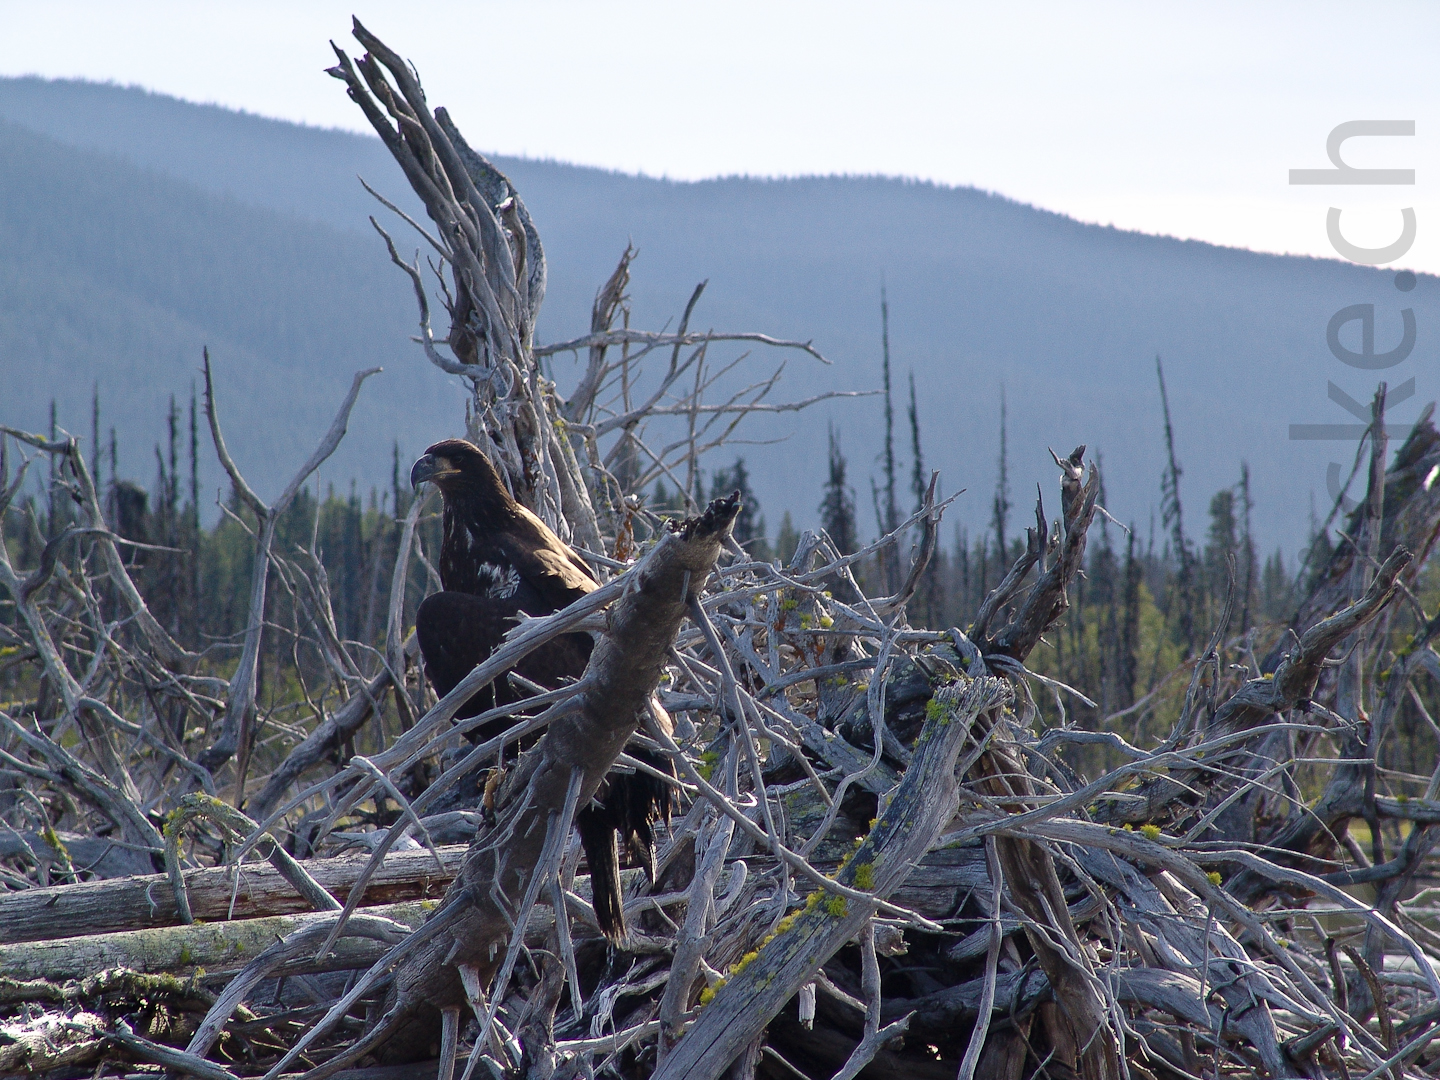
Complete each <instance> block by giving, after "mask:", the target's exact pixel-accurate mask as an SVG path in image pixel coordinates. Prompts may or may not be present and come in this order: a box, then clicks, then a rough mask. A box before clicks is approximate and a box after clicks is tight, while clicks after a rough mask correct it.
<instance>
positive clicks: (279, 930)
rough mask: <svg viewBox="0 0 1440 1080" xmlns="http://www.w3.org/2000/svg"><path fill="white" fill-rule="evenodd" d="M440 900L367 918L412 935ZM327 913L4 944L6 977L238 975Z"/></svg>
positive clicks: (359, 961)
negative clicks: (114, 971) (109, 972)
mask: <svg viewBox="0 0 1440 1080" xmlns="http://www.w3.org/2000/svg"><path fill="white" fill-rule="evenodd" d="M437 904H438V901H436V900H411V901H407V902H405V903H401V904H388V905H385V906H382V907H373V908H365V909H364V912H365V914H366V915H370V916H378V917H381V918H386V919H390V920H393V921H394V922H396V923H398V924H400V925H401V926H403V927H406V928H409V929H414V928H415V927H417V926H419V925H420V924H421V923H422V922H424V921H425V918H426V916H427V915H429V913H430V912H431V911H433V910H434V909H435V907H436V906H437ZM334 918H335V914H334V913H333V912H328V911H310V912H306V913H304V914H298V915H275V916H271V917H269V918H264V919H239V920H235V921H232V922H216V923H202V922H196V923H191V924H190V925H189V926H165V927H159V928H155V929H150V930H127V931H124V932H121V933H116V934H92V935H90V936H88V937H64V938H51V939H49V940H47V941H29V942H18V943H14V944H7V945H0V977H3V978H6V979H15V980H30V979H46V980H48V981H50V982H62V981H65V980H67V979H81V978H84V977H85V976H87V975H91V974H94V973H95V972H97V971H103V970H105V969H107V968H124V969H126V970H128V971H138V972H141V973H143V974H152V975H154V974H163V973H169V974H190V973H192V972H194V971H195V970H197V969H199V968H204V969H205V970H206V972H207V973H209V974H215V973H217V972H223V971H238V970H239V969H240V968H242V967H244V966H245V965H246V964H247V963H249V962H250V961H251V960H253V959H254V958H255V957H257V956H259V955H260V953H261V952H263V951H264V950H265V949H268V948H269V947H270V946H271V945H273V944H275V940H276V939H277V938H283V937H285V936H286V935H288V934H292V933H294V932H295V931H296V930H302V929H304V928H305V927H306V926H309V925H310V924H311V923H313V922H315V921H316V920H321V919H330V920H332V921H333V920H334ZM373 952H374V949H373V946H372V943H370V942H367V941H361V940H358V939H350V938H342V939H341V940H340V941H338V942H336V945H335V948H334V949H333V950H332V953H331V954H330V955H327V957H326V958H325V960H324V961H321V962H319V963H317V964H311V965H309V966H308V967H307V969H306V970H310V971H316V970H327V969H342V968H354V967H365V966H367V965H368V964H369V963H370V962H372V961H373V959H374V955H372V953H373Z"/></svg>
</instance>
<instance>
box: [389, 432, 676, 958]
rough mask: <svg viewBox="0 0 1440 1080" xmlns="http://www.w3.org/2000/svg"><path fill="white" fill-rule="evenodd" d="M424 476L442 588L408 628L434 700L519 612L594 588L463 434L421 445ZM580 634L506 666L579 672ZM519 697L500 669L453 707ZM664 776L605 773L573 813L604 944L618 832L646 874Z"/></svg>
mask: <svg viewBox="0 0 1440 1080" xmlns="http://www.w3.org/2000/svg"><path fill="white" fill-rule="evenodd" d="M426 480H429V481H430V482H432V483H433V484H435V486H436V487H438V488H439V489H440V494H441V496H442V497H443V498H444V503H445V511H444V519H443V534H442V540H441V546H440V583H441V585H443V586H444V590H445V591H444V592H438V593H434V594H432V595H430V596H428V597H426V598H425V600H424V602H423V603H421V605H420V610H419V612H418V613H417V614H416V617H415V633H416V636H417V637H418V638H419V641H420V653H421V656H422V657H423V658H424V661H425V675H426V677H427V678H428V679H429V680H430V684H431V686H433V687H434V689H435V692H436V693H437V694H439V695H441V696H444V695H445V694H447V693H448V692H449V691H450V690H452V689H454V688H455V686H456V684H458V683H459V682H460V680H461V679H463V678H464V677H465V676H466V675H468V674H469V673H470V672H471V670H472V669H473V668H474V667H475V665H476V664H478V663H480V662H481V661H483V660H484V659H485V658H486V657H488V656H489V655H490V654H491V653H493V652H494V651H495V650H496V649H497V648H499V647H500V645H501V644H502V643H503V642H504V637H505V633H506V631H508V630H510V629H511V628H513V627H514V626H515V624H516V621H517V620H518V617H519V615H520V613H521V612H523V613H524V614H526V615H531V616H537V617H538V616H542V615H549V614H551V613H552V612H555V611H558V610H560V609H561V608H563V607H565V606H567V605H568V604H570V603H572V602H574V601H575V600H578V599H579V598H580V597H582V596H584V595H585V594H586V593H589V592H593V591H594V590H595V589H597V588H599V584H598V583H597V582H596V581H595V578H594V576H593V575H592V574H591V572H590V568H589V567H588V566H587V565H586V563H585V561H584V560H583V559H581V558H580V556H579V555H577V554H576V553H575V552H574V551H572V550H571V549H570V547H569V546H568V545H567V544H566V543H565V542H564V541H563V540H561V539H560V538H559V537H558V536H556V535H555V533H554V532H552V531H551V530H550V528H549V527H548V526H547V525H546V524H545V523H544V522H543V521H541V520H540V519H539V518H538V517H536V516H535V515H534V514H533V513H531V512H530V511H529V510H527V509H526V508H525V507H523V506H521V505H520V504H519V503H517V502H516V501H515V500H514V499H512V498H511V497H510V493H509V492H507V491H506V490H505V485H504V484H503V483H502V482H501V480H500V475H499V474H498V473H497V472H496V471H495V467H494V466H493V465H491V464H490V461H489V459H487V458H486V457H485V455H484V454H482V453H481V452H480V450H479V449H478V448H477V447H475V446H474V445H472V444H471V443H468V442H465V441H464V440H463V439H446V440H445V441H443V442H438V443H436V444H435V445H434V446H432V447H430V448H429V449H428V450H426V451H425V455H424V456H423V457H421V458H420V459H419V460H418V461H416V462H415V464H414V466H413V467H412V468H411V470H410V483H411V485H412V486H414V487H418V486H419V485H420V484H421V483H422V482H424V481H426ZM592 644H593V643H592V642H591V639H590V637H589V635H587V634H583V633H582V634H566V635H563V636H562V637H559V638H557V639H555V640H554V641H551V642H549V643H547V644H545V645H542V646H541V647H540V648H538V649H536V650H535V651H533V652H531V653H530V655H529V656H527V657H526V658H525V659H524V660H522V661H521V662H520V663H519V664H518V665H517V666H516V668H515V670H516V671H517V672H519V673H520V674H521V675H523V676H525V677H526V678H527V679H530V680H532V681H533V682H537V683H539V684H540V685H542V686H545V687H547V688H552V689H553V688H555V687H558V686H560V685H561V684H563V683H564V682H565V681H567V680H571V679H578V678H579V677H580V676H581V675H582V674H583V673H584V671H585V665H586V664H587V663H588V662H589V659H590V651H591V648H592ZM522 696H523V695H521V694H519V693H517V692H516V691H515V690H514V689H512V688H511V687H510V685H509V683H508V681H507V680H506V679H504V678H503V677H502V678H500V679H496V680H495V681H494V682H492V683H491V684H489V685H488V686H487V687H485V688H484V689H483V690H481V691H479V692H478V693H476V694H475V696H473V697H472V698H471V699H470V700H469V701H468V702H467V703H466V704H465V705H464V706H462V707H461V709H460V710H459V712H458V713H457V714H456V715H457V717H466V716H475V715H477V714H479V713H481V712H483V711H485V710H486V709H489V708H492V707H494V706H495V705H508V704H511V703H513V702H515V701H518V700H520V698H521V697H522ZM515 722H516V721H515V719H514V718H505V719H502V720H499V721H495V722H493V723H491V724H487V725H485V727H483V728H482V729H480V730H479V731H477V732H474V733H472V735H471V738H472V739H474V740H475V741H480V740H483V739H487V738H491V737H493V736H494V735H496V734H499V733H500V732H501V731H504V730H505V729H507V728H509V727H511V726H512V725H513V724H514V723H515ZM629 752H630V753H631V754H633V755H634V756H635V757H637V758H639V759H640V760H643V761H645V762H646V764H649V765H652V766H654V767H655V768H658V769H660V770H662V771H664V772H667V773H669V774H671V775H674V765H673V764H672V763H671V762H670V761H669V760H668V759H664V758H658V757H656V756H654V755H651V754H649V753H647V752H646V751H644V750H643V749H640V748H632V749H631V750H630V751H629ZM670 810H671V792H670V787H669V785H668V784H666V783H664V782H663V781H661V780H658V779H656V778H654V777H651V776H646V775H644V774H642V773H633V774H622V775H615V776H611V777H609V778H608V779H607V780H606V782H605V783H604V784H603V785H602V786H601V788H600V791H599V792H598V793H597V794H596V797H595V800H594V801H593V802H592V803H591V804H590V805H589V806H586V807H584V808H583V809H582V810H581V811H580V812H579V813H578V814H576V816H575V825H576V828H577V829H579V832H580V843H581V846H582V847H583V848H584V850H585V859H586V861H587V862H588V863H589V866H590V881H591V886H592V889H593V894H594V902H595V916H596V919H597V921H598V922H599V923H600V928H601V930H602V931H604V933H605V935H606V936H607V937H609V938H611V939H612V940H617V939H619V938H622V937H624V935H625V918H624V911H623V908H622V900H621V894H620V851H619V845H618V843H617V836H616V834H617V832H618V833H619V836H620V837H623V838H624V840H625V844H626V847H627V848H628V849H629V851H630V854H631V856H632V857H633V858H635V859H636V860H637V861H639V862H640V863H641V865H643V866H644V868H645V871H646V873H647V874H649V876H650V879H651V881H652V882H653V881H654V879H655V848H654V832H653V827H654V824H655V822H656V821H658V820H660V819H662V818H663V819H664V820H665V821H667V822H668V821H669V820H670Z"/></svg>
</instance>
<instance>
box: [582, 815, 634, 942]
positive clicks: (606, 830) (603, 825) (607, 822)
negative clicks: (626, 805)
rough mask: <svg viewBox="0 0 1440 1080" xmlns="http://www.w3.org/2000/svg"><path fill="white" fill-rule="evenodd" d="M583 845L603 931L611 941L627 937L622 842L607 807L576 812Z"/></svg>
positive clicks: (596, 913)
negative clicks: (621, 876) (621, 878)
mask: <svg viewBox="0 0 1440 1080" xmlns="http://www.w3.org/2000/svg"><path fill="white" fill-rule="evenodd" d="M575 828H576V829H578V830H579V832H580V846H581V847H582V848H584V849H585V861H586V862H587V863H588V864H589V865H590V892H591V902H592V903H593V904H594V905H595V919H596V921H597V922H599V924H600V932H601V933H603V934H604V935H605V936H606V937H607V938H609V939H610V940H611V941H620V940H621V939H623V938H624V937H625V899H624V897H623V896H621V894H620V845H619V843H618V842H617V837H616V835H615V822H614V821H613V820H612V819H611V816H610V813H609V811H608V810H607V809H606V808H605V807H603V806H594V805H591V806H587V807H585V809H583V810H581V811H580V812H579V813H578V814H576V815H575Z"/></svg>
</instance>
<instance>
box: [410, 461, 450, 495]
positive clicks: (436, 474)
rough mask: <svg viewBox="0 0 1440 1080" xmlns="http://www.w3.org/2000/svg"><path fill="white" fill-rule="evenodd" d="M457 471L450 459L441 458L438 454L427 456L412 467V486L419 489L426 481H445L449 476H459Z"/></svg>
mask: <svg viewBox="0 0 1440 1080" xmlns="http://www.w3.org/2000/svg"><path fill="white" fill-rule="evenodd" d="M459 473H460V470H459V469H457V468H456V467H455V466H454V465H453V464H452V463H451V461H450V459H449V458H446V457H441V456H439V455H438V454H426V455H425V456H424V457H422V458H421V459H420V460H419V461H417V462H415V464H414V465H412V466H410V486H411V487H412V488H417V487H419V486H420V485H421V484H422V483H424V482H425V481H426V480H432V481H434V480H443V479H444V478H445V477H447V476H458V475H459Z"/></svg>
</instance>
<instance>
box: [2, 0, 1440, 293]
mask: <svg viewBox="0 0 1440 1080" xmlns="http://www.w3.org/2000/svg"><path fill="white" fill-rule="evenodd" d="M352 11H354V12H356V13H358V14H359V15H360V17H361V18H362V19H364V20H365V21H366V22H367V24H368V25H369V26H370V27H371V28H372V29H373V30H375V31H376V32H377V33H379V34H380V35H381V36H382V37H383V38H385V39H386V40H387V41H388V42H389V43H390V44H391V45H392V46H394V47H395V48H396V49H398V50H399V51H400V52H401V53H402V54H403V55H405V56H407V57H409V58H411V59H412V60H413V61H414V62H415V63H416V65H417V66H418V67H419V69H420V72H421V75H422V76H423V78H424V81H425V85H426V87H427V90H428V91H429V95H430V99H431V101H432V102H433V103H435V104H437V105H441V104H443V105H447V106H448V107H449V108H450V109H451V111H452V112H453V113H454V114H455V116H456V119H457V121H458V122H459V123H460V125H461V127H462V128H463V129H464V130H465V131H466V132H467V134H469V135H470V137H471V138H472V140H473V141H474V142H475V143H476V144H477V145H479V146H484V147H486V148H487V149H491V150H495V151H499V152H502V153H507V154H527V155H531V156H538V157H551V158H558V159H562V160H566V161H574V162H580V163H584V164H592V165H600V166H605V167H609V168H616V169H623V170H627V171H638V172H645V173H648V174H652V175H661V176H670V177H675V178H686V179H689V178H698V177H706V176H714V175H718V174H731V173H748V174H753V175H782V174H783V175H794V174H800V173H832V172H847V173H884V174H889V175H904V176H916V177H923V178H926V179H931V180H937V181H942V182H945V183H953V184H974V185H977V186H979V187H982V188H987V189H990V190H993V191H998V192H1001V193H1003V194H1005V195H1009V196H1011V197H1014V198H1017V199H1021V200H1023V201H1026V202H1031V203H1035V204H1037V205H1039V206H1043V207H1046V208H1049V209H1053V210H1059V211H1062V212H1064V213H1068V214H1071V215H1074V216H1075V217H1078V218H1081V219H1082V220H1086V221H1096V222H1101V223H1113V224H1115V225H1118V226H1121V227H1124V228H1135V229H1142V230H1145V231H1149V232H1162V233H1169V234H1172V235H1176V236H1181V237H1193V238H1198V239H1204V240H1211V241H1214V242H1217V243H1224V244H1234V245H1239V246H1245V247H1251V248H1255V249H1257V250H1265V251H1288V252H1296V253H1304V254H1312V255H1319V256H1326V257H1332V256H1333V253H1332V251H1331V249H1330V246H1329V243H1328V241H1327V239H1326V233H1325V213H1326V208H1327V207H1329V206H1332V205H1334V206H1338V207H1341V208H1342V209H1344V210H1345V216H1344V229H1345V232H1346V234H1347V236H1348V237H1349V238H1350V239H1351V240H1352V241H1353V242H1355V243H1357V244H1362V245H1370V246H1379V245H1381V244H1383V243H1385V242H1387V241H1389V240H1391V239H1393V238H1394V237H1395V235H1396V234H1397V232H1398V227H1399V213H1398V209H1399V208H1400V207H1403V206H1413V207H1414V208H1415V210H1416V214H1417V217H1418V239H1417V242H1416V243H1415V245H1414V247H1413V248H1412V249H1411V251H1410V252H1409V254H1408V255H1406V256H1405V257H1404V258H1403V259H1401V260H1400V261H1399V262H1397V263H1396V264H1394V265H1396V266H1409V267H1411V268H1414V269H1417V270H1428V271H1431V272H1436V273H1440V213H1436V211H1437V210H1440V186H1437V177H1440V169H1437V168H1436V166H1437V164H1440V141H1437V134H1440V122H1437V117H1436V115H1435V114H1436V105H1437V102H1440V87H1437V74H1440V65H1437V63H1436V61H1437V59H1440V50H1437V42H1440V8H1437V7H1436V6H1435V5H1433V4H1420V3H1373V4H1358V3H1350V4H1335V3H1328V4H1327V3H1303V4H1301V3H1295V4H1288V3H1270V4H1255V3H1232V4H1223V3H1207V4H1203V5H1202V4H1192V5H1176V4H1165V3H1154V2H1148V3H1102V4H1083V5H1082V4H1058V3H1049V4H1044V3H1042V4H1028V5H1021V4H1011V5H996V4H993V3H984V4H969V3H966V4H960V3H948V4H931V3H887V4H883V5H879V4H876V5H858V4H846V3H837V2H833V0H831V2H825V3H788V4H779V3H774V2H773V0H772V2H770V3H751V2H748V0H726V2H724V3H719V4H677V3H674V2H671V3H623V4H621V3H617V4H580V3H568V2H560V0H531V2H527V3H509V4H493V3H475V2H469V3H459V2H444V0H435V2H419V0H409V2H406V3H404V4H399V3H387V2H378V0H346V2H344V3H338V2H330V0H300V2H294V0H292V2H288V3H276V2H270V0H266V2H252V3H243V4H242V3H203V2H197V0H186V2H133V3H123V2H114V0H110V2H103V3H86V2H67V0H47V2H46V3H35V2H33V0H26V2H12V0H0V74H6V75H20V74H40V75H47V76H70V77H83V78H88V79H99V80H107V79H108V80H114V81H117V82H121V83H133V84H138V85H141V86H145V87H148V88H150V89H154V90H159V91H163V92H166V93H170V94H175V95H177V96H179V97H183V98H187V99H190V100H193V101H202V102H214V103H218V104H222V105H227V106H232V107H236V108H243V109H247V110H250V111H252V112H256V113H260V114H262V115H266V116H273V117H280V118H284V119H289V120H296V121H302V122H305V123H310V124H320V125H326V126H339V127H346V128H352V129H359V128H360V127H361V123H362V118H361V116H360V114H359V112H358V110H356V109H355V107H354V106H353V105H351V104H350V102H349V101H348V100H347V99H346V98H345V95H344V93H343V90H342V89H341V87H340V84H338V83H336V82H335V81H333V80H331V79H329V78H327V77H326V76H325V75H323V74H322V73H321V69H322V68H323V67H325V66H327V65H328V64H329V63H331V62H332V61H331V57H330V54H329V50H328V46H327V40H328V39H330V38H335V39H336V40H337V41H340V40H343V39H345V38H346V35H347V32H348V27H349V15H350V13H351V12H352ZM351 44H353V42H351ZM1355 119H1399V120H1414V121H1415V122H1416V125H1417V127H1416V136H1415V137H1414V138H1408V139H1402V138H1395V139H1387V140H1378V139H1371V140H1368V142H1369V144H1370V145H1368V146H1362V145H1361V142H1362V141H1361V140H1357V141H1356V142H1353V143H1351V144H1349V146H1347V148H1346V155H1347V158H1348V159H1349V160H1350V162H1351V163H1352V164H1358V165H1367V164H1373V165H1376V166H1381V165H1384V166H1391V167H1413V168H1415V169H1416V170H1417V173H1418V182H1417V184H1416V186H1415V187H1413V188H1362V187H1349V188H1315V187H1311V188H1290V187H1288V186H1287V183H1286V178H1287V173H1288V170H1289V169H1291V168H1297V167H1298V168H1304V167H1311V168H1314V167H1322V166H1326V165H1328V162H1327V160H1326V158H1325V137H1326V134H1327V133H1328V132H1329V131H1330V129H1331V128H1333V127H1334V126H1335V125H1336V124H1338V123H1341V122H1342V121H1345V120H1355Z"/></svg>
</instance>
